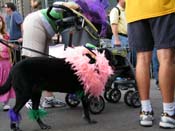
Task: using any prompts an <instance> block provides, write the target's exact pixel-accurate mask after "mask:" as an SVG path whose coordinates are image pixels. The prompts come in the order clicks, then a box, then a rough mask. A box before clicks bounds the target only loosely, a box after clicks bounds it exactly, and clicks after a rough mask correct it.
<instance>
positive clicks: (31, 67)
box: [0, 49, 112, 131]
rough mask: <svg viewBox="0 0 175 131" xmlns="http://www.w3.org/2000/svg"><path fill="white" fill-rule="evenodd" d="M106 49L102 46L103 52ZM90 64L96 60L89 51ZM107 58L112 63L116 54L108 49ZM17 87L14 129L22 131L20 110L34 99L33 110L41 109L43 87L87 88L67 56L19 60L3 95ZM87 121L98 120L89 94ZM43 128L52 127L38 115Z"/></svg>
mask: <svg viewBox="0 0 175 131" xmlns="http://www.w3.org/2000/svg"><path fill="white" fill-rule="evenodd" d="M103 50H104V49H101V50H100V51H101V52H102V51H103ZM87 57H88V58H89V59H90V60H89V63H91V64H93V63H95V60H94V58H93V57H91V55H89V54H87ZM105 57H106V58H107V59H108V60H109V63H110V64H111V65H112V63H111V60H112V53H111V52H110V51H108V50H107V49H105ZM11 87H13V88H14V90H15V92H16V104H15V106H14V108H13V109H11V110H10V115H11V116H10V119H11V129H12V130H13V131H21V130H20V128H19V121H20V116H19V111H20V110H21V109H22V107H23V106H24V105H25V103H26V102H27V101H28V100H29V99H31V100H32V104H33V105H32V108H33V110H38V106H39V103H40V98H41V94H42V91H43V90H47V91H52V92H62V93H76V92H77V91H83V85H82V84H81V83H80V82H79V78H78V76H77V75H75V71H74V70H72V68H71V64H70V63H67V62H65V58H48V57H34V58H27V59H25V60H22V61H20V62H18V63H17V64H16V65H15V66H13V68H12V69H11V71H10V74H9V77H8V79H7V81H6V83H5V84H4V85H3V86H2V87H0V95H2V94H4V93H6V92H7V91H9V90H10V88H11ZM81 101H82V105H83V109H84V116H85V120H87V121H88V123H95V122H96V121H94V120H91V118H90V115H89V101H88V94H85V95H84V96H82V98H81ZM36 121H37V123H38V124H39V126H40V127H41V129H50V126H48V125H46V124H44V123H43V122H42V120H41V118H40V117H37V118H36Z"/></svg>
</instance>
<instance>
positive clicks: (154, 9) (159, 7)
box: [126, 0, 175, 23]
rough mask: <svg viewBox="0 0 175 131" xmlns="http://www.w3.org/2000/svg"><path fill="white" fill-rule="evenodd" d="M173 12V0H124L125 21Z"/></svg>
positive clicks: (174, 4) (174, 5)
mask: <svg viewBox="0 0 175 131" xmlns="http://www.w3.org/2000/svg"><path fill="white" fill-rule="evenodd" d="M173 12H175V0H126V18H127V22H128V23H130V22H134V21H138V20H141V19H147V18H153V17H158V16H162V15H166V14H170V13H173Z"/></svg>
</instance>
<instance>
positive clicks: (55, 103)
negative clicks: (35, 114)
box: [42, 97, 66, 108]
mask: <svg viewBox="0 0 175 131" xmlns="http://www.w3.org/2000/svg"><path fill="white" fill-rule="evenodd" d="M65 106H66V104H65V103H64V102H63V101H61V100H58V99H56V98H54V97H53V98H51V99H49V100H48V98H44V101H43V103H42V107H43V108H52V107H65Z"/></svg>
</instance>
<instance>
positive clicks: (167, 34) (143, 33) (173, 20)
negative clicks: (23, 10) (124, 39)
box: [128, 13, 175, 51]
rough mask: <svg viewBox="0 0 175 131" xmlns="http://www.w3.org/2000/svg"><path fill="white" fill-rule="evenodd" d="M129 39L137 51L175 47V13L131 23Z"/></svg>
mask: <svg viewBox="0 0 175 131" xmlns="http://www.w3.org/2000/svg"><path fill="white" fill-rule="evenodd" d="M128 41H129V46H130V47H131V48H135V49H136V50H137V51H152V50H153V48H154V47H155V48H157V49H166V48H175V13H172V14H168V15H164V16H160V17H155V18H149V19H143V20H140V21H136V22H132V23H129V24H128Z"/></svg>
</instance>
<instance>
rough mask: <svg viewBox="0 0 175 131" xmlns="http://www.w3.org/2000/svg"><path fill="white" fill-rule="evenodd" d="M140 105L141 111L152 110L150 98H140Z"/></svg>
mask: <svg viewBox="0 0 175 131" xmlns="http://www.w3.org/2000/svg"><path fill="white" fill-rule="evenodd" d="M141 106H142V111H145V112H148V111H149V112H151V111H152V106H151V102H150V100H142V101H141Z"/></svg>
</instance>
